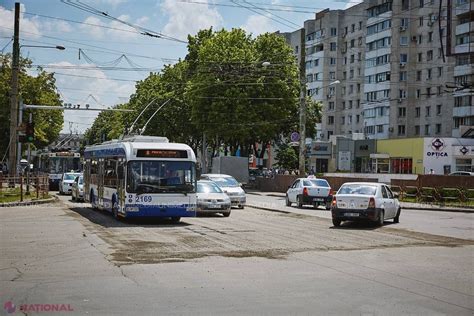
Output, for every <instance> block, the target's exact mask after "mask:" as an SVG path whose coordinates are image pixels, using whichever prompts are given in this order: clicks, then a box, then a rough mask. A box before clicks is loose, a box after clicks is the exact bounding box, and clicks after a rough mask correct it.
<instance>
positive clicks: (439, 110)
mask: <svg viewBox="0 0 474 316" xmlns="http://www.w3.org/2000/svg"><path fill="white" fill-rule="evenodd" d="M441 107H442V105H441V104H438V105H437V106H436V115H441Z"/></svg>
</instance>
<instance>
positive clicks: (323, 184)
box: [310, 179, 329, 188]
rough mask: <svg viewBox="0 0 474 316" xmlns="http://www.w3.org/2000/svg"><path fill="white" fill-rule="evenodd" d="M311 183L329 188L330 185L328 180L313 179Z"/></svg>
mask: <svg viewBox="0 0 474 316" xmlns="http://www.w3.org/2000/svg"><path fill="white" fill-rule="evenodd" d="M310 181H311V183H312V184H313V185H315V186H318V187H326V188H329V183H328V182H327V181H326V180H322V179H313V180H310Z"/></svg>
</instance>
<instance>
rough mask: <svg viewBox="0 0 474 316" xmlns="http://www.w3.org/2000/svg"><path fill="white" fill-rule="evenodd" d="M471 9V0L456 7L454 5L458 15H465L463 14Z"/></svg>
mask: <svg viewBox="0 0 474 316" xmlns="http://www.w3.org/2000/svg"><path fill="white" fill-rule="evenodd" d="M469 10H470V8H469V0H468V1H466V3H463V4H460V5H458V6H456V7H454V13H455V14H456V15H463V14H466V13H468V12H469Z"/></svg>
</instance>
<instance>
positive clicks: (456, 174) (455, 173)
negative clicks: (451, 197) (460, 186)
mask: <svg viewBox="0 0 474 316" xmlns="http://www.w3.org/2000/svg"><path fill="white" fill-rule="evenodd" d="M449 176H474V172H469V171H456V172H451V173H450V174H449Z"/></svg>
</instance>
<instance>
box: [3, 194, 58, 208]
mask: <svg viewBox="0 0 474 316" xmlns="http://www.w3.org/2000/svg"><path fill="white" fill-rule="evenodd" d="M56 201H58V198H57V197H55V196H53V197H51V198H49V199H43V200H32V201H23V202H6V203H0V207H15V206H29V205H39V204H48V203H51V202H56Z"/></svg>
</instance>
